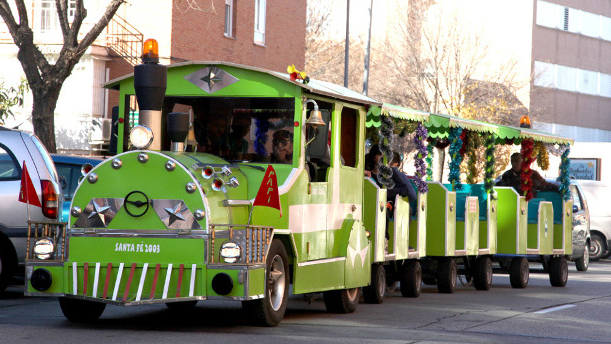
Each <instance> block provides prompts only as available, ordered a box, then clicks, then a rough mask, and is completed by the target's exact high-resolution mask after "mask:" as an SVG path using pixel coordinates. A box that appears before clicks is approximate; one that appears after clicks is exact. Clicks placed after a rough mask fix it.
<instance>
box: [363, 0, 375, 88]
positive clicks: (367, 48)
mask: <svg viewBox="0 0 611 344" xmlns="http://www.w3.org/2000/svg"><path fill="white" fill-rule="evenodd" d="M372 21H373V0H371V4H370V5H369V33H368V35H367V45H366V46H365V68H363V94H364V95H367V91H368V90H369V54H370V52H371V23H372Z"/></svg>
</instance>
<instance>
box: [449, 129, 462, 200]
mask: <svg viewBox="0 0 611 344" xmlns="http://www.w3.org/2000/svg"><path fill="white" fill-rule="evenodd" d="M461 134H462V128H452V129H451V130H450V137H449V141H450V142H451V143H450V162H449V166H450V174H449V176H448V181H449V182H450V183H452V191H456V190H460V189H462V184H461V182H460V163H461V162H462V157H461V156H460V149H461V148H462V139H461V138H460V135H461Z"/></svg>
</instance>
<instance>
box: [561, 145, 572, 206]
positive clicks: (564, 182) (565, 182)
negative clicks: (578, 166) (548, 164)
mask: <svg viewBox="0 0 611 344" xmlns="http://www.w3.org/2000/svg"><path fill="white" fill-rule="evenodd" d="M564 147H565V148H566V149H565V150H564V153H562V157H561V162H560V176H559V177H558V180H559V181H560V187H559V191H560V193H561V194H562V198H563V199H564V200H565V201H568V200H569V199H571V192H570V190H569V184H570V178H569V166H570V165H571V159H569V153H570V152H571V148H570V147H569V145H564Z"/></svg>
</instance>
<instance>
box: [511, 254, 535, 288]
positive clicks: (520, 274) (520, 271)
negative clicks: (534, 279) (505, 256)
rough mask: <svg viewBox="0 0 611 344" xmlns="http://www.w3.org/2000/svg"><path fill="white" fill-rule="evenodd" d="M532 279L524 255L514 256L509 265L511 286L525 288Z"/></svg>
mask: <svg viewBox="0 0 611 344" xmlns="http://www.w3.org/2000/svg"><path fill="white" fill-rule="evenodd" d="M529 280H530V267H529V264H528V260H527V259H526V258H524V257H513V258H512V259H511V264H510V265H509V282H510V283H511V287H513V288H518V289H524V288H526V287H527V286H528V281H529Z"/></svg>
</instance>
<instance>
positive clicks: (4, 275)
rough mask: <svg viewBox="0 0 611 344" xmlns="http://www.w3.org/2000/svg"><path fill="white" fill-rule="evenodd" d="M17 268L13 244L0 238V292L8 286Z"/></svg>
mask: <svg viewBox="0 0 611 344" xmlns="http://www.w3.org/2000/svg"><path fill="white" fill-rule="evenodd" d="M16 270H17V258H16V257H15V250H14V249H13V246H12V245H11V244H9V243H7V242H5V241H4V240H2V239H0V293H1V292H3V291H4V289H6V287H8V285H9V283H10V281H11V278H12V277H13V275H14V274H15V271H16Z"/></svg>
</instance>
